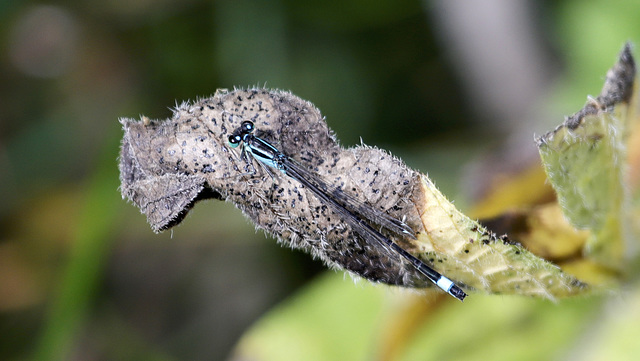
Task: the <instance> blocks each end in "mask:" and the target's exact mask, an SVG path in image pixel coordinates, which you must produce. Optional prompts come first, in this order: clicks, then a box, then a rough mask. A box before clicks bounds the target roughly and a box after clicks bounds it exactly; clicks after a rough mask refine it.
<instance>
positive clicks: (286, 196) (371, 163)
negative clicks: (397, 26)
mask: <svg viewBox="0 0 640 361" xmlns="http://www.w3.org/2000/svg"><path fill="white" fill-rule="evenodd" d="M245 120H250V121H252V122H253V123H254V124H255V128H256V134H257V135H259V136H260V137H261V138H262V139H265V140H266V141H268V142H269V143H271V144H273V145H275V146H276V147H277V148H278V149H279V150H280V151H281V152H282V153H284V154H286V155H287V156H289V157H291V158H292V159H293V160H294V161H296V162H297V163H299V164H300V165H302V166H304V167H305V168H306V169H309V170H310V171H312V172H313V173H315V174H316V175H318V177H320V178H322V179H323V181H324V182H326V183H327V184H328V185H330V187H331V189H339V190H340V191H341V192H344V193H347V194H348V195H349V196H350V197H352V198H353V199H356V200H358V201H359V202H362V203H364V204H366V205H368V206H369V207H372V208H375V209H377V210H379V211H380V212H384V213H386V214H388V215H390V216H392V217H393V218H395V219H398V220H402V221H403V222H405V223H406V224H407V225H408V226H410V227H411V228H412V229H413V230H414V231H415V233H416V234H417V235H418V237H417V240H413V239H409V238H405V237H401V236H398V235H394V234H390V233H388V232H385V230H383V229H381V227H380V225H381V221H380V220H376V219H366V220H365V221H367V222H370V224H371V225H372V226H374V227H375V228H377V229H381V232H383V233H385V235H386V236H387V237H389V238H391V239H392V240H394V241H395V242H396V243H398V244H399V245H400V246H402V247H403V248H405V249H407V250H409V251H410V252H411V253H413V254H414V255H416V256H417V257H419V258H420V259H422V260H423V261H424V262H426V263H428V264H430V265H431V266H432V267H433V268H434V269H436V270H437V271H439V272H441V273H443V274H445V275H446V276H448V277H449V278H452V279H453V280H455V281H457V282H459V283H460V285H461V286H465V287H466V288H467V289H476V290H484V291H487V292H495V293H516V294H526V295H541V296H544V297H548V298H555V297H562V296H566V295H570V294H575V293H579V292H582V291H583V290H584V287H583V286H584V285H583V284H581V283H580V282H579V281H577V280H576V279H574V278H572V277H570V276H568V275H566V274H563V273H562V272H561V271H560V270H559V269H558V268H557V267H556V266H554V265H552V264H550V263H549V262H546V261H544V260H542V259H539V258H537V257H535V256H533V255H532V254H530V253H529V252H527V251H526V250H525V249H523V248H522V247H520V246H519V245H517V244H513V243H512V242H510V241H509V240H508V239H507V238H506V237H496V236H495V235H493V234H492V233H491V232H489V231H487V230H485V229H484V228H482V226H480V225H479V224H477V223H476V222H474V221H472V220H470V219H469V218H468V217H466V216H464V215H463V214H462V213H460V212H459V211H458V210H456V209H455V207H453V205H452V204H451V203H450V202H448V201H447V200H446V199H445V198H444V196H442V194H440V193H439V191H438V190H437V189H436V188H435V186H433V184H431V182H430V181H429V180H428V178H427V177H426V176H424V175H422V174H420V173H418V172H416V171H414V170H412V169H410V168H408V167H407V166H406V165H405V164H404V163H403V162H402V161H400V160H399V159H397V158H395V157H393V156H392V155H391V154H389V153H387V152H385V151H383V150H380V149H377V148H371V147H367V146H358V147H354V148H350V149H344V148H342V147H341V146H340V145H339V144H338V143H337V141H336V139H335V136H334V135H333V133H332V132H331V130H330V129H329V128H328V126H327V124H326V123H325V122H324V119H323V117H322V115H321V114H320V112H319V111H318V109H316V108H315V107H314V106H313V104H311V103H309V102H307V101H304V100H302V99H300V98H298V97H296V96H294V95H292V94H291V93H288V92H283V91H278V90H269V89H247V90H242V89H241V90H235V91H231V92H230V91H226V90H220V91H218V92H217V93H216V94H215V95H214V96H213V97H210V98H205V99H199V100H197V101H195V102H193V103H183V104H182V105H180V106H179V107H177V109H175V110H174V114H173V117H172V118H171V119H168V120H163V121H154V120H149V119H148V118H143V119H142V120H141V121H136V120H132V119H121V123H122V124H123V128H124V140H123V143H122V151H121V158H120V159H121V163H120V172H121V176H120V177H121V182H122V186H121V190H122V194H123V197H126V198H128V199H129V200H131V201H132V202H133V203H134V204H135V205H136V206H138V207H139V208H140V209H141V211H142V212H143V213H144V214H145V215H146V216H147V220H148V221H149V223H150V224H151V227H152V228H153V229H154V230H155V231H160V230H164V229H167V228H168V227H171V226H173V225H175V224H177V223H179V222H180V221H181V220H182V219H183V217H184V216H185V214H186V213H187V212H188V211H189V209H190V208H191V206H193V204H194V203H195V202H197V201H198V200H201V199H205V198H217V199H221V200H226V201H228V202H231V203H233V204H234V205H235V206H236V207H238V208H239V209H240V210H241V211H242V212H243V213H244V214H245V215H247V216H248V217H249V218H250V219H251V220H252V221H253V222H254V223H255V224H256V225H257V226H258V227H259V228H262V229H264V230H265V231H266V232H268V233H270V234H272V235H274V236H276V237H277V238H278V239H279V241H280V242H282V243H283V244H285V245H287V246H290V247H292V248H298V249H302V250H305V251H307V252H309V253H310V254H311V255H313V256H314V257H317V258H320V259H322V260H323V261H324V262H325V263H326V264H327V265H329V266H331V267H334V268H341V269H346V270H348V271H350V272H351V273H353V274H356V275H359V276H361V277H364V278H366V279H369V280H371V281H375V282H383V283H387V284H393V285H403V286H408V287H431V286H432V284H431V282H429V281H428V280H427V279H426V278H425V277H424V276H423V275H422V274H420V273H419V272H417V271H416V270H415V269H414V268H413V267H412V266H411V265H410V264H409V263H408V262H407V261H405V260H404V259H403V258H401V257H399V256H398V255H396V254H392V253H390V252H388V251H387V250H386V249H385V248H384V247H380V245H378V244H375V243H373V242H371V241H369V240H367V239H363V238H362V237H361V236H360V235H359V234H358V233H356V232H354V231H353V230H352V229H351V226H350V225H349V223H346V222H344V221H343V220H342V219H341V217H340V216H339V215H338V214H336V213H334V212H333V211H332V209H331V208H330V207H327V205H326V204H323V202H322V201H321V200H319V199H318V198H317V197H316V196H315V195H314V194H313V193H311V192H310V191H308V190H307V189H306V188H304V187H303V186H302V185H301V184H300V183H298V182H297V181H296V180H294V179H292V178H290V177H288V176H286V175H284V174H281V173H280V172H273V171H268V170H267V169H266V167H265V166H264V165H261V164H260V163H258V162H257V161H255V160H253V161H252V159H251V158H246V157H241V154H240V152H239V150H238V149H233V148H231V147H230V146H229V145H228V137H229V135H230V134H231V133H232V132H234V130H235V129H237V128H238V127H239V125H240V124H241V122H243V121H245Z"/></svg>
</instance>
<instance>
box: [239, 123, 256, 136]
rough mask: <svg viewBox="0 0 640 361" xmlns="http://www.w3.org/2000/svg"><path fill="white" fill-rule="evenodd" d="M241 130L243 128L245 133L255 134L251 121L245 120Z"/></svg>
mask: <svg viewBox="0 0 640 361" xmlns="http://www.w3.org/2000/svg"><path fill="white" fill-rule="evenodd" d="M240 128H242V131H243V133H251V132H253V128H254V126H253V122H252V121H249V120H245V121H244V122H242V124H240Z"/></svg>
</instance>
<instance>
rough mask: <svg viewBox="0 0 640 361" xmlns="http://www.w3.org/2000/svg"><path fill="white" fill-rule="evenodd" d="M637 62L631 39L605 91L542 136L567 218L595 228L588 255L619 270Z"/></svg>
mask: <svg viewBox="0 0 640 361" xmlns="http://www.w3.org/2000/svg"><path fill="white" fill-rule="evenodd" d="M634 79H635V64H634V60H633V57H632V56H631V49H630V45H629V44H627V45H626V46H625V47H624V49H623V50H622V53H621V54H620V60H619V61H618V63H617V64H616V65H615V66H614V67H613V68H612V69H611V70H610V71H609V73H608V74H607V80H606V82H605V85H604V87H603V89H602V92H601V94H600V95H599V96H598V97H597V98H595V99H589V101H588V102H587V104H586V105H585V107H584V108H583V109H581V110H580V111H579V112H577V113H576V114H574V115H572V116H570V117H568V118H567V119H566V120H565V122H564V123H563V124H562V125H560V126H558V127H557V128H556V129H555V130H553V131H551V132H549V133H547V134H545V135H544V136H542V137H540V138H539V139H538V147H539V151H540V156H541V158H542V161H543V164H544V168H545V171H546V173H547V175H548V177H549V180H550V182H551V184H552V186H553V188H554V189H555V190H556V193H557V195H558V201H559V203H560V205H561V206H562V208H563V211H564V214H565V216H566V217H567V218H568V220H569V221H570V222H571V223H572V224H573V225H574V226H575V227H576V228H579V229H584V230H590V231H591V234H590V235H589V238H588V240H587V243H586V248H585V251H586V252H587V255H588V256H589V257H591V258H592V259H594V260H596V261H597V262H599V263H601V264H603V265H606V266H608V267H610V268H613V269H618V270H620V269H621V267H622V262H621V261H622V259H623V256H624V252H625V248H626V246H625V240H631V238H629V237H632V235H631V234H628V233H625V219H626V215H627V214H628V213H629V205H628V204H627V199H628V196H629V194H628V187H627V186H626V184H625V172H626V170H627V138H628V135H629V127H628V124H629V122H630V120H629V118H630V117H629V103H630V101H631V99H632V98H633V97H632V94H633V82H634Z"/></svg>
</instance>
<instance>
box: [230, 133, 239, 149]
mask: <svg viewBox="0 0 640 361" xmlns="http://www.w3.org/2000/svg"><path fill="white" fill-rule="evenodd" d="M241 141H242V137H241V136H239V135H238V134H231V135H230V136H229V145H230V146H231V148H235V147H237V146H238V145H239V144H240V142H241Z"/></svg>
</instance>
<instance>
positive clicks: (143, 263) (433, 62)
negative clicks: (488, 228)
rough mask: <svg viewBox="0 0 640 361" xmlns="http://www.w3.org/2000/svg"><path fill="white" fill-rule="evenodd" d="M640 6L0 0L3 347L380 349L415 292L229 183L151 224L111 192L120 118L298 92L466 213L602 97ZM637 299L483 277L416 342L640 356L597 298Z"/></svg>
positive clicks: (472, 354) (220, 351) (481, 350)
mask: <svg viewBox="0 0 640 361" xmlns="http://www.w3.org/2000/svg"><path fill="white" fill-rule="evenodd" d="M638 14H640V2H638V1H631V0H628V1H604V0H600V1H591V2H582V1H577V0H558V1H541V2H534V1H521V2H512V1H508V0H490V1H489V0H486V1H477V2H466V1H461V0H455V1H446V0H440V1H411V0H399V1H390V0H389V1H363V0H342V1H317V0H313V1H306V2H302V1H292V0H276V1H267V0H257V1H249V0H236V1H231V0H229V1H204V0H186V1H184V0H127V1H124V0H107V1H64V2H47V3H42V2H31V1H16V0H5V1H3V2H2V4H0V20H1V21H0V46H1V48H0V49H1V53H0V55H1V58H0V227H1V228H0V229H1V232H0V237H1V238H0V359H2V360H25V359H36V360H220V359H228V358H235V359H247V358H252V359H265V360H267V359H274V360H277V359H284V357H286V356H285V355H292V356H291V357H292V359H319V360H320V359H340V358H342V359H350V360H354V359H376V358H378V356H379V350H377V345H378V343H377V342H378V340H379V339H380V337H382V336H381V334H383V333H384V330H381V328H383V326H381V325H383V324H384V323H383V321H381V320H384V319H387V318H389V317H392V316H390V315H393V310H395V309H397V307H396V306H397V302H401V301H398V299H402V298H403V297H405V296H406V295H407V294H410V292H403V291H402V290H393V291H390V289H389V288H387V287H383V286H367V285H364V286H360V285H359V286H353V284H352V282H350V281H349V280H346V281H343V280H342V278H343V276H342V275H341V274H340V273H338V274H336V273H335V272H333V271H325V269H324V267H323V266H322V265H321V264H320V263H319V262H317V261H313V260H311V258H310V257H309V256H307V255H304V254H300V253H298V252H292V251H289V250H287V249H282V248H280V247H279V246H278V245H277V244H276V242H275V241H274V240H273V239H265V236H264V235H263V234H262V233H261V232H255V231H254V227H253V225H251V224H250V223H249V222H248V221H247V220H245V219H244V218H243V216H242V215H241V214H240V212H239V211H237V210H235V209H234V208H233V207H232V206H231V205H229V204H225V203H222V202H213V201H211V202H204V203H200V204H198V205H197V206H196V207H195V208H194V210H193V211H192V212H191V213H190V216H189V217H187V219H186V220H185V221H184V222H183V223H182V224H181V225H180V226H179V227H177V228H175V229H174V230H172V231H169V232H165V233H163V234H160V235H156V234H153V232H152V231H151V230H150V228H149V227H148V225H147V224H146V222H145V218H144V217H143V216H142V215H141V214H139V211H138V210H137V209H136V208H135V207H133V206H132V205H130V204H127V203H126V202H125V201H123V200H122V199H121V197H120V194H119V191H118V185H119V181H118V172H117V156H118V147H119V141H120V138H121V136H122V133H121V130H120V125H119V123H118V117H132V118H137V117H138V116H139V115H141V114H144V115H146V116H148V117H150V118H167V117H169V116H170V115H171V111H170V109H169V108H171V107H173V106H175V104H176V103H181V102H182V101H184V100H188V99H194V98H196V97H199V96H209V95H211V94H213V93H214V92H215V90H216V89H217V88H233V87H234V86H239V87H246V86H256V85H259V86H265V85H266V86H267V87H271V88H281V89H286V90H290V91H292V92H293V93H294V94H296V95H298V96H300V97H302V98H304V99H307V100H310V101H311V102H313V103H314V104H315V105H316V106H317V107H318V108H320V109H321V111H322V112H323V114H324V115H325V116H326V118H327V122H328V123H329V126H330V127H332V128H333V129H334V130H335V131H336V132H337V135H338V138H339V139H340V140H341V142H342V144H343V145H345V146H351V145H354V144H358V143H359V142H360V139H361V138H362V140H363V141H364V142H365V143H367V144H371V145H377V146H379V147H381V148H385V149H389V150H391V151H392V152H393V153H394V154H396V155H398V156H400V157H402V158H403V159H404V160H405V161H406V162H407V164H409V165H410V166H411V167H414V168H417V169H420V170H421V171H422V172H424V173H428V174H429V175H430V176H431V177H432V179H434V181H435V182H436V184H437V185H438V186H439V187H440V189H441V190H442V191H443V192H444V193H445V194H446V195H447V196H448V197H449V198H452V199H454V200H455V201H456V202H457V203H456V204H457V205H458V206H459V207H461V208H462V210H465V209H466V208H467V207H466V205H471V204H473V201H474V199H477V198H478V197H481V196H482V194H483V193H482V192H483V189H484V188H485V184H484V180H485V179H486V178H488V175H490V173H491V170H492V169H507V168H517V167H518V166H520V167H522V164H527V162H529V161H535V159H537V153H536V149H535V146H534V143H533V141H532V139H533V135H534V134H541V133H543V132H545V131H546V130H548V129H552V128H553V127H554V126H555V125H556V124H558V123H560V122H561V121H562V119H563V118H562V117H563V115H566V114H570V113H573V112H574V111H577V110H578V109H579V108H580V107H581V106H582V104H583V103H584V101H585V98H586V95H587V94H593V95H595V94H598V92H599V90H600V87H601V85H602V81H603V79H604V76H605V73H606V70H607V69H608V68H609V67H610V66H612V65H613V63H614V62H615V60H616V56H617V54H618V52H619V50H620V49H621V48H622V45H623V43H624V42H625V41H627V40H631V41H636V42H637V41H639V40H640V21H638ZM636 55H637V54H636ZM490 150H492V151H494V153H493V154H497V156H495V155H494V156H492V157H484V156H481V155H482V154H488V153H489V151H490ZM495 157H497V159H499V161H496V158H495ZM346 278H347V279H348V278H349V277H346ZM360 284H364V282H360ZM390 294H391V295H390ZM634 294H635V296H631V295H629V300H625V299H624V297H623V298H622V301H620V299H618V298H617V297H607V296H599V297H592V298H586V299H580V300H571V301H564V302H561V303H560V304H558V305H554V304H550V303H549V302H547V301H538V300H528V299H526V300H523V299H520V298H518V297H498V296H493V297H491V296H488V297H487V296H480V295H471V296H472V297H469V300H468V301H465V304H464V305H463V304H455V305H454V304H451V305H447V308H446V309H445V310H443V311H442V313H437V314H436V316H435V319H434V320H433V322H432V323H429V324H425V326H424V328H421V331H420V332H419V333H418V334H416V335H412V336H411V337H412V338H415V340H424V342H419V343H413V344H411V345H410V346H408V347H407V350H406V352H405V353H404V354H403V357H405V359H413V360H423V359H446V358H452V359H462V358H467V359H472V358H478V359H488V358H491V359H494V360H495V359H539V358H540V357H542V358H576V359H585V358H584V356H585V353H584V350H583V347H585V345H587V344H589V345H591V347H592V348H593V347H597V352H593V353H591V352H590V353H588V354H589V355H591V356H592V357H593V355H604V356H607V358H608V359H616V358H618V357H622V356H624V355H627V356H633V355H634V354H633V353H629V352H631V351H629V350H628V349H627V348H625V347H624V345H626V343H625V342H626V341H625V340H626V339H625V338H624V337H621V338H618V337H614V336H612V335H617V334H616V332H614V331H617V332H619V333H620V334H621V335H626V337H627V338H629V337H631V336H633V335H634V334H635V335H637V334H638V333H637V332H638V329H637V328H635V329H633V328H632V329H631V330H628V329H627V328H624V327H623V326H620V323H623V324H624V322H625V318H615V317H617V316H616V314H615V312H614V313H613V315H614V316H613V317H614V318H613V319H611V318H608V319H598V318H597V316H598V315H601V317H605V316H602V315H603V314H604V315H607V314H608V313H607V312H613V311H612V309H618V308H620V309H621V310H625V311H629V312H627V313H626V315H627V317H628V319H626V320H627V322H630V320H634V322H635V321H637V320H638V318H640V316H639V315H638V308H639V307H637V306H638V305H640V302H638V300H639V296H638V294H637V293H634ZM311 295H313V297H312V296H311ZM334 296H335V297H334ZM612 299H613V300H612ZM615 302H622V306H620V307H618V306H617V305H618V303H615ZM607 310H608V311H607ZM604 311H607V312H604ZM265 315H266V316H265ZM278 315H283V316H282V317H285V319H287V317H288V319H290V320H292V322H293V323H288V324H287V325H286V326H282V323H279V322H278V321H274V320H278V318H279V317H280V316H278ZM444 315H446V317H445V316H444ZM540 315H542V316H540ZM305 317H308V319H307V318H305ZM634 317H635V318H634ZM296 322H297V323H298V324H300V327H295V325H296ZM252 325H256V326H254V327H252ZM596 325H597V326H598V327H605V330H612V332H608V331H607V335H609V336H610V337H609V338H611V342H610V343H607V342H608V341H607V340H608V339H609V338H607V337H595V336H593V335H594V334H595V335H599V333H598V332H603V331H597V330H598V329H599V328H595V327H596ZM607 325H608V327H609V328H606V327H607ZM288 328H291V330H292V332H291V333H286V332H285V330H286V329H288ZM247 330H251V332H250V333H249V334H247V336H246V337H245V339H244V340H245V341H242V342H241V343H240V346H238V347H237V348H236V349H235V351H234V347H236V345H237V344H238V341H239V340H240V339H241V337H242V335H243V334H246V332H247ZM511 330H518V331H517V332H516V331H514V332H511ZM261 332H262V333H263V334H264V333H266V334H267V335H268V337H266V338H265V337H262V336H255V337H254V336H252V335H254V334H256V335H259V334H260V333H261ZM477 334H481V335H480V336H479V335H477ZM292 335H297V336H299V337H304V338H305V340H306V341H305V342H302V341H300V340H299V339H293V338H292ZM445 335H446V336H447V337H444V336H445ZM278 336H281V337H278ZM260 337H262V338H260ZM269 337H273V339H269ZM594 339H597V340H598V342H599V343H594V342H592V341H593V340H594ZM247 340H248V341H247ZM252 340H253V341H252ZM256 340H258V341H256ZM260 340H262V341H260ZM427 340H429V341H427ZM506 340H509V342H506ZM460 343H465V344H466V345H467V346H466V348H464V347H462V348H455V351H454V350H453V348H452V347H449V344H451V345H459V344H460ZM603 343H604V345H602V346H599V345H600V344H603ZM620 343H622V346H621V345H620ZM541 344H542V345H545V347H546V348H547V349H549V351H547V352H548V353H545V354H542V355H541V354H540V352H541V346H540V345H541ZM265 345H266V346H265ZM594 345H595V346H594ZM632 345H635V343H632ZM614 346H615V347H614ZM608 347H611V349H609V348H608ZM635 347H636V348H635V351H638V349H637V346H635ZM620 349H622V350H624V351H620ZM267 350H268V351H267ZM615 352H618V353H615ZM244 355H250V357H249V356H244ZM305 355H306V356H309V357H306V356H305ZM311 355H313V356H311ZM621 355H622V356H621ZM609 357H613V358H609ZM594 359H598V358H594Z"/></svg>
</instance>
